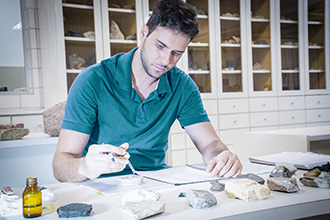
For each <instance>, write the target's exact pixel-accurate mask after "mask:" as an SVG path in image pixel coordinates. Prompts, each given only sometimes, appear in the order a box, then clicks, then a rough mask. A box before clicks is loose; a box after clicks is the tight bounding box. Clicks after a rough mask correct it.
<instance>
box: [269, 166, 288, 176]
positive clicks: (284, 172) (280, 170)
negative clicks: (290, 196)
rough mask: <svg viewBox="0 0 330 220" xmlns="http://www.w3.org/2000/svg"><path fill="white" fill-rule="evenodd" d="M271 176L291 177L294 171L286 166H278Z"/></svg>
mask: <svg viewBox="0 0 330 220" xmlns="http://www.w3.org/2000/svg"><path fill="white" fill-rule="evenodd" d="M269 176H270V177H280V176H283V177H288V178H291V177H292V173H291V171H290V170H289V169H288V168H286V167H285V166H276V167H275V168H274V169H273V170H272V172H271V173H270V174H269Z"/></svg>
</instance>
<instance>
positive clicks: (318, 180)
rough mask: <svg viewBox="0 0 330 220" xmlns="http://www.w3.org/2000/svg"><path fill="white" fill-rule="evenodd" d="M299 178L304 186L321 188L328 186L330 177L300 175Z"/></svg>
mask: <svg viewBox="0 0 330 220" xmlns="http://www.w3.org/2000/svg"><path fill="white" fill-rule="evenodd" d="M299 180H300V182H301V183H302V184H304V185H305V186H311V187H318V188H323V189H329V188H330V177H301V178H300V179H299Z"/></svg>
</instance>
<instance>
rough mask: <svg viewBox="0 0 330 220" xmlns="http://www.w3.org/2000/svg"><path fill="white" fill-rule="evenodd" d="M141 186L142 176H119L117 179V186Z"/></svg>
mask: <svg viewBox="0 0 330 220" xmlns="http://www.w3.org/2000/svg"><path fill="white" fill-rule="evenodd" d="M141 184H143V176H139V175H125V176H119V177H118V179H117V186H119V187H120V186H139V185H141Z"/></svg>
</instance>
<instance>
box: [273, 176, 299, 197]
mask: <svg viewBox="0 0 330 220" xmlns="http://www.w3.org/2000/svg"><path fill="white" fill-rule="evenodd" d="M267 185H268V188H269V189H270V190H272V191H280V192H289V193H291V192H298V191H299V186H298V184H297V180H296V178H287V177H269V178H268V179H267Z"/></svg>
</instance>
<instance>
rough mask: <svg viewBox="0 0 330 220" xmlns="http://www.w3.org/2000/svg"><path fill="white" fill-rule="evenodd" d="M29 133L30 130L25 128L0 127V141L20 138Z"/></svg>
mask: <svg viewBox="0 0 330 220" xmlns="http://www.w3.org/2000/svg"><path fill="white" fill-rule="evenodd" d="M29 133H30V130H29V129H27V128H9V129H0V141H7V140H17V139H21V138H22V137H24V136H26V135H28V134H29Z"/></svg>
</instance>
